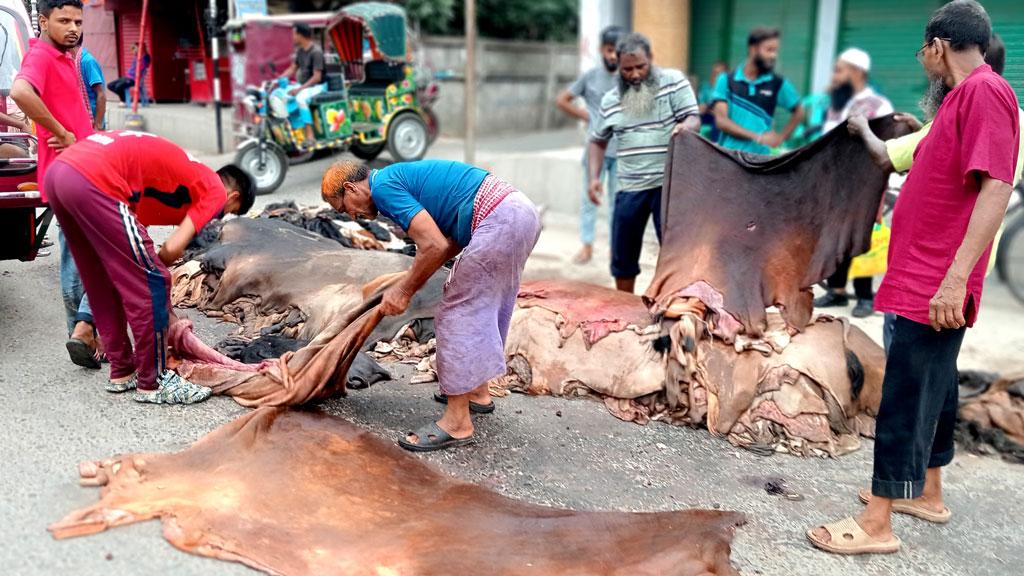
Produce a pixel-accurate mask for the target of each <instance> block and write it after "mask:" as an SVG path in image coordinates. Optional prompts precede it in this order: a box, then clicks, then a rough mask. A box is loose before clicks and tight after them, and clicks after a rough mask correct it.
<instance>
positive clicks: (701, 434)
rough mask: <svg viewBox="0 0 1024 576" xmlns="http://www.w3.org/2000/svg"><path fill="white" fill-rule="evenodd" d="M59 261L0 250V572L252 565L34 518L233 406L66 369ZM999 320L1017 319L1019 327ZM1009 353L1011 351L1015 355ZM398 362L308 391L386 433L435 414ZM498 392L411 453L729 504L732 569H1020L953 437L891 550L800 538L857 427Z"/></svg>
mask: <svg viewBox="0 0 1024 576" xmlns="http://www.w3.org/2000/svg"><path fill="white" fill-rule="evenodd" d="M325 165H326V164H325V161H320V162H316V163H312V164H309V165H305V166H299V167H295V168H293V170H292V171H291V173H290V176H289V180H288V181H287V182H286V184H285V187H284V189H283V190H281V191H279V192H278V193H277V194H275V195H273V196H270V197H266V198H262V199H261V203H264V202H266V201H276V200H280V199H285V198H296V199H298V200H300V201H302V202H304V203H312V202H314V201H316V200H317V199H318V196H319V193H318V186H319V174H320V173H321V171H322V170H323V168H324V167H325ZM599 229H600V227H599ZM164 234H166V231H163V232H158V233H157V234H155V235H156V236H157V237H158V238H159V237H161V236H162V235H164ZM572 239H573V232H572V224H571V222H569V221H567V220H563V219H557V220H556V221H552V220H551V219H549V226H548V229H547V230H546V231H545V239H544V240H542V246H541V249H540V250H539V253H538V255H537V257H536V260H535V262H532V263H531V268H530V270H532V272H531V274H532V275H534V276H536V275H548V274H552V273H553V272H552V271H553V270H562V271H565V270H566V269H567V267H566V266H565V264H564V260H562V259H560V255H561V254H564V253H566V252H567V251H571V249H573V248H574V245H573V240H572ZM599 257H600V253H599ZM647 264H648V267H649V264H650V259H649V258H648V259H647ZM574 274H576V275H583V276H586V277H593V278H594V279H595V281H601V280H602V278H603V269H602V266H600V265H595V266H594V267H592V268H591V269H587V270H586V271H583V272H574ZM588 275H589V276H588ZM57 278H58V273H57V260H56V256H55V255H54V256H50V257H47V258H42V259H39V260H37V261H35V262H32V263H19V262H0V326H2V327H3V330H2V334H3V338H2V339H0V421H2V422H3V440H2V443H0V446H2V451H3V461H4V462H5V464H6V465H5V466H4V470H3V474H2V475H0V491H2V494H3V501H2V504H0V511H2V518H3V521H2V522H0V542H3V543H4V545H3V546H2V547H0V573H2V574H18V575H20V574H64V573H78V574H107V575H120V574H126V575H127V574H204V575H205V574H242V573H247V572H250V571H249V570H248V569H246V568H244V567H242V566H240V565H236V564H231V563H227V562H220V561H214V560H208V559H204V558H199V557H196V556H191V555H189V554H186V553H183V552H180V551H178V550H176V549H174V548H173V547H171V546H170V545H169V544H168V543H167V542H166V541H165V540H164V539H163V538H162V536H161V529H160V524H159V522H157V521H149V522H145V523H141V524H136V525H131V526H126V527H121V528H117V529H114V530H110V531H108V532H105V533H102V534H97V535H94V536H88V537H83V538H77V539H71V540H66V541H59V542H58V541H55V540H53V539H51V537H50V536H49V534H48V533H47V532H46V526H47V524H48V523H50V522H53V521H55V520H58V519H60V518H61V517H63V516H64V515H65V514H66V513H68V512H70V511H72V510H74V509H77V508H80V507H82V506H85V505H88V504H90V503H92V502H95V500H96V499H97V498H98V494H99V493H98V490H97V489H94V488H80V487H79V486H78V485H77V472H76V470H77V464H78V463H79V462H80V461H83V460H92V459H99V458H105V457H108V456H111V455H114V454H118V453H125V452H154V451H158V452H165V451H177V450H181V449H183V448H185V447H186V446H187V445H188V444H190V443H191V442H193V441H195V440H196V439H198V438H200V437H202V436H203V435H204V434H206V433H207V432H209V431H210V430H212V429H213V428H215V427H217V426H220V425H221V424H224V423H225V422H228V421H230V420H231V419H233V418H235V417H237V416H238V415H240V414H242V413H244V412H245V409H244V408H241V407H240V406H238V405H237V404H235V403H234V402H233V401H232V400H230V399H228V398H213V399H211V400H210V401H208V402H206V403H204V404H201V405H197V406H190V407H161V406H141V405H138V404H135V403H134V402H132V401H131V400H130V399H129V398H127V397H124V396H116V395H111V394H107V393H105V392H104V391H103V390H102V386H103V383H104V381H105V374H103V373H101V372H92V371H86V370H84V369H79V368H77V367H75V366H73V365H72V364H71V363H70V362H69V361H68V360H67V358H66V353H65V351H64V346H63V343H64V334H63V330H64V328H63V326H64V320H63V311H62V307H61V302H60V295H59V286H58V280H57ZM641 283H643V279H641ZM997 292H998V291H997ZM998 298H1004V297H1003V296H997V299H998ZM998 301H1002V300H998ZM1004 304H1005V302H1004ZM1006 306H1010V305H1009V304H1006ZM1007 309H1008V310H1009V308H1007ZM1016 314H1020V313H1019V311H1018V312H1017V313H1016ZM1021 318H1022V316H1020V315H1017V316H1015V317H1013V318H1011V320H1009V322H1010V323H1011V325H1013V323H1016V326H1019V320H1020V319H1021ZM198 329H199V334H200V336H201V337H203V338H204V339H206V340H207V341H209V342H213V341H216V340H217V339H218V338H220V337H221V336H223V335H224V334H225V333H226V332H227V331H228V330H229V329H230V327H229V326H223V325H216V324H213V323H212V322H210V321H208V320H205V319H202V320H200V321H199V323H198ZM1011 333H1016V334H1018V335H1019V334H1020V332H1019V328H1012V332H1011ZM997 352H998V351H997ZM1011 358H1012V357H1011ZM1015 358H1016V359H1017V360H1018V361H1019V358H1020V356H1019V355H1017V356H1015ZM400 375H402V376H404V377H402V378H400V379H399V380H397V381H394V382H389V383H385V384H380V385H377V386H375V387H374V388H371V389H369V390H365V391H354V392H352V393H351V394H350V395H349V396H348V397H347V398H344V399H337V400H331V401H329V402H326V403H324V405H323V408H324V409H325V410H326V411H328V412H330V413H332V414H335V415H337V416H339V417H342V418H346V419H348V420H350V421H353V422H355V423H357V424H358V425H359V426H362V427H364V428H366V429H368V430H371V431H373V432H374V433H376V434H380V435H382V436H383V437H385V438H396V437H398V435H399V434H400V433H401V432H402V431H404V430H407V429H410V428H412V427H416V426H418V425H419V424H422V423H425V422H427V421H428V419H430V418H435V417H437V416H438V415H439V414H440V408H439V406H438V405H436V404H435V403H434V402H433V401H432V400H431V399H430V395H431V393H432V391H433V389H432V387H431V386H430V385H418V386H417V385H410V384H408V383H407V382H408V378H407V376H408V375H407V374H404V375H403V374H400ZM497 402H498V411H497V412H496V413H495V414H494V415H491V416H485V417H479V418H478V419H477V423H478V433H479V435H480V441H479V442H478V443H477V444H476V445H475V446H472V447H468V448H465V449H461V450H458V451H455V452H447V453H443V454H434V455H428V456H424V458H425V459H426V460H428V461H429V462H431V463H433V464H434V465H436V466H438V467H440V468H441V469H443V470H445V471H446V472H448V473H450V474H452V475H454V476H457V477H459V478H463V479H466V480H469V481H472V482H477V483H480V484H482V485H485V486H487V487H489V488H491V489H494V490H497V491H499V492H501V493H503V494H507V495H509V496H513V497H516V498H522V499H525V500H528V501H532V502H537V503H542V504H549V505H557V506H564V507H570V508H577V509H594V510H633V511H654V510H668V509H676V508H682V507H706V508H723V509H731V510H738V511H741V512H744V513H745V514H747V516H748V518H749V523H748V524H747V525H746V526H745V527H743V528H741V529H739V531H738V532H737V536H736V540H735V545H734V549H733V560H734V562H735V564H736V566H737V567H738V568H739V569H740V570H741V571H742V572H743V573H744V574H766V575H767V574H771V575H785V576H789V575H792V574H825V575H840V574H851V575H857V576H863V575H890V574H893V575H905V574H935V575H939V574H943V575H945V574H949V575H954V574H955V575H961V574H971V575H1008V574H1020V573H1021V571H1020V565H1019V564H1018V562H1019V561H1020V560H1019V559H1020V558H1021V557H1024V533H1022V531H1021V529H1020V521H1019V519H1020V518H1022V517H1024V499H1022V498H1021V497H1020V495H1021V494H1022V493H1024V468H1022V467H1020V466H1016V465H1011V464H1008V463H1004V462H1002V461H1000V460H999V459H997V458H994V457H977V456H972V455H964V454H961V455H959V456H958V457H957V459H956V460H955V462H954V463H953V465H952V466H951V467H950V468H949V471H948V475H947V487H948V504H949V506H950V507H951V508H952V509H953V511H954V514H955V516H954V520H953V522H952V523H951V524H949V525H947V526H943V527H935V526H931V525H927V524H925V523H923V522H920V521H914V520H910V519H907V518H902V517H901V518H897V520H896V530H897V531H898V534H899V535H900V536H901V537H902V538H903V541H904V545H905V551H904V552H903V553H901V554H899V555H895V556H891V557H885V558H882V557H878V558H840V557H833V556H829V555H826V554H823V553H820V552H817V551H815V550H813V549H812V548H811V547H810V546H809V544H807V542H806V541H805V539H804V535H803V533H804V530H805V529H806V528H807V527H809V526H810V525H811V524H813V523H817V522H821V521H830V520H835V519H838V518H840V517H841V516H845V515H848V514H850V513H851V512H854V511H856V510H857V509H858V506H859V505H858V503H857V501H856V490H857V489H858V488H859V487H861V486H865V485H867V480H868V478H869V476H870V472H871V467H870V463H871V443H870V442H869V441H865V443H864V446H863V447H862V449H861V450H860V451H858V452H856V453H854V454H851V455H848V456H845V457H843V458H840V459H838V460H818V459H799V458H795V457H791V456H781V455H780V456H774V457H767V458H765V457H759V456H755V455H754V454H752V453H749V452H745V451H742V450H737V449H735V448H733V447H732V446H730V445H729V444H728V443H727V442H725V441H723V440H721V439H716V438H712V437H710V436H709V435H708V434H707V432H706V431H702V430H694V429H688V428H677V427H672V426H668V425H664V424H658V423H652V424H650V425H648V426H637V425H634V424H627V423H623V422H621V421H618V420H616V419H615V418H613V417H612V416H611V415H610V414H608V413H607V411H606V410H605V409H604V407H603V406H602V405H601V404H600V403H597V402H593V401H589V400H565V399H555V398H532V397H523V396H512V397H510V398H506V399H499V400H498V401H497ZM773 479H783V480H784V481H785V482H786V485H787V487H788V488H789V489H790V490H791V491H793V492H796V493H798V494H800V495H802V496H803V500H801V501H790V500H786V499H784V498H781V497H779V496H773V495H770V494H768V493H767V492H766V491H765V489H764V484H765V482H767V481H769V480H773ZM354 489H355V488H354ZM294 544H295V545H296V546H302V543H301V542H295V543H294ZM483 544H484V545H493V546H500V545H501V543H500V542H487V543H483ZM1015 566H1016V568H1015Z"/></svg>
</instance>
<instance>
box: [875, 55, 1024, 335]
mask: <svg viewBox="0 0 1024 576" xmlns="http://www.w3.org/2000/svg"><path fill="white" fill-rule="evenodd" d="M1019 144H1020V124H1019V123H1018V118H1017V96H1016V95H1015V94H1014V93H1013V89H1012V88H1010V85H1009V84H1008V83H1007V82H1006V80H1004V79H1003V78H1002V77H1001V76H999V75H998V74H996V73H995V72H993V71H992V68H991V67H990V66H988V65H982V66H979V67H978V68H977V69H975V70H974V72H972V73H971V74H970V75H969V76H968V77H967V78H966V79H965V80H964V81H963V82H962V83H961V84H960V85H959V86H957V87H956V88H954V89H953V90H952V91H951V92H950V93H949V94H948V95H947V96H946V99H945V100H944V101H943V103H942V106H940V107H939V111H938V114H936V116H935V121H934V123H933V124H932V129H931V132H929V134H928V135H927V136H925V138H924V140H922V141H921V143H920V144H918V146H917V150H916V151H915V152H914V165H913V167H912V168H911V169H910V175H909V176H908V177H907V181H906V183H905V184H904V185H903V190H902V191H901V192H900V197H899V200H897V201H896V208H895V210H894V211H893V216H892V238H891V239H890V242H889V269H888V271H887V272H886V273H885V279H884V280H883V281H882V285H881V287H879V289H878V295H877V296H876V297H875V308H876V309H878V310H882V311H885V312H892V313H895V314H898V315H900V316H903V317H904V318H907V319H908V320H913V321H914V322H919V323H921V324H928V323H929V321H928V307H929V302H930V301H931V299H932V297H933V296H935V292H936V291H938V289H939V285H940V284H941V283H942V280H943V278H945V276H946V272H947V271H948V270H949V266H950V265H951V264H952V263H953V258H954V257H955V256H956V251H957V250H958V249H959V248H960V245H961V244H962V243H963V241H964V236H966V234H967V225H968V224H969V222H970V220H971V214H972V213H973V212H974V204H975V202H976V201H977V199H978V191H979V188H980V185H981V176H982V175H984V174H987V175H988V176H990V177H992V178H995V179H997V180H1002V181H1003V182H1006V183H1008V184H1009V183H1012V182H1013V174H1014V167H1015V166H1016V162H1017V151H1018V146H1019ZM991 251H992V246H989V247H988V248H986V250H985V253H984V254H982V256H981V258H979V259H978V264H977V265H976V266H975V267H974V270H973V271H972V272H971V275H970V277H969V278H968V281H967V299H966V301H965V302H964V317H965V318H966V319H967V325H968V326H973V325H974V321H975V320H976V319H977V317H978V308H979V306H980V305H981V290H982V286H983V284H984V280H985V268H986V264H987V263H988V260H989V253H990V252H991Z"/></svg>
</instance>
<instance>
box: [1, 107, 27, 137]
mask: <svg viewBox="0 0 1024 576" xmlns="http://www.w3.org/2000/svg"><path fill="white" fill-rule="evenodd" d="M0 125H3V126H10V127H11V128H17V129H18V130H19V131H21V132H25V133H31V132H32V127H31V126H29V125H28V123H27V122H22V121H21V120H18V119H17V118H15V117H14V116H10V115H8V114H4V113H2V112H0Z"/></svg>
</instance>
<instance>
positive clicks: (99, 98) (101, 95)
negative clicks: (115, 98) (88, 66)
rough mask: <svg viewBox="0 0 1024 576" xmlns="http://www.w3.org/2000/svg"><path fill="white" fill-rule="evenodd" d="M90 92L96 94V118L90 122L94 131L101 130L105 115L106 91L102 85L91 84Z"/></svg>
mask: <svg viewBox="0 0 1024 576" xmlns="http://www.w3.org/2000/svg"><path fill="white" fill-rule="evenodd" d="M92 91H93V92H94V93H95V94H96V117H95V118H93V120H92V127H93V129H94V130H102V129H103V119H104V118H105V117H106V115H107V90H106V88H105V87H104V86H103V83H102V82H101V83H99V84H93V86H92Z"/></svg>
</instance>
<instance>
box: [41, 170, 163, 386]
mask: <svg viewBox="0 0 1024 576" xmlns="http://www.w3.org/2000/svg"><path fill="white" fill-rule="evenodd" d="M46 192H47V194H48V195H49V198H50V206H51V207H52V208H53V213H54V215H55V216H57V221H58V222H60V226H61V229H62V230H63V231H64V236H65V237H66V238H67V241H68V247H69V248H71V255H72V256H73V257H74V259H75V264H76V265H77V266H78V271H79V273H80V274H81V276H82V284H83V285H85V292H86V294H88V295H89V302H90V303H91V304H92V309H93V317H94V318H95V320H96V328H97V329H98V330H99V332H100V337H102V338H103V346H104V348H105V352H106V355H107V358H109V359H110V377H111V378H122V377H125V376H131V375H132V374H133V373H134V374H138V377H139V380H138V388H139V390H156V389H157V377H158V376H159V375H160V373H161V372H163V370H164V368H165V363H166V354H167V343H166V339H165V336H166V332H167V326H168V322H169V319H170V314H171V312H170V310H171V304H170V290H171V275H170V273H169V272H168V271H167V267H166V266H164V264H163V262H161V261H160V258H159V256H158V255H157V252H156V250H155V249H154V248H153V241H152V240H150V238H149V234H147V233H146V228H145V227H144V226H142V225H141V224H139V222H138V221H137V220H136V219H135V214H133V213H132V212H131V210H129V208H128V205H127V204H125V203H123V202H118V201H117V200H114V198H113V197H112V196H109V195H107V194H105V193H104V192H103V191H102V190H100V189H99V188H97V187H96V186H95V185H94V184H93V183H92V182H90V181H89V180H88V179H87V178H86V177H85V176H83V175H82V174H81V173H80V172H79V171H78V170H75V169H74V168H72V167H71V166H70V165H69V164H66V163H64V162H62V161H61V160H60V159H59V158H58V159H57V160H56V161H55V162H54V163H53V164H51V165H50V168H49V169H48V170H47V171H46ZM128 326H131V329H132V335H133V336H134V337H135V348H134V350H133V349H132V342H131V340H130V339H129V338H128V330H127V328H128Z"/></svg>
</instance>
